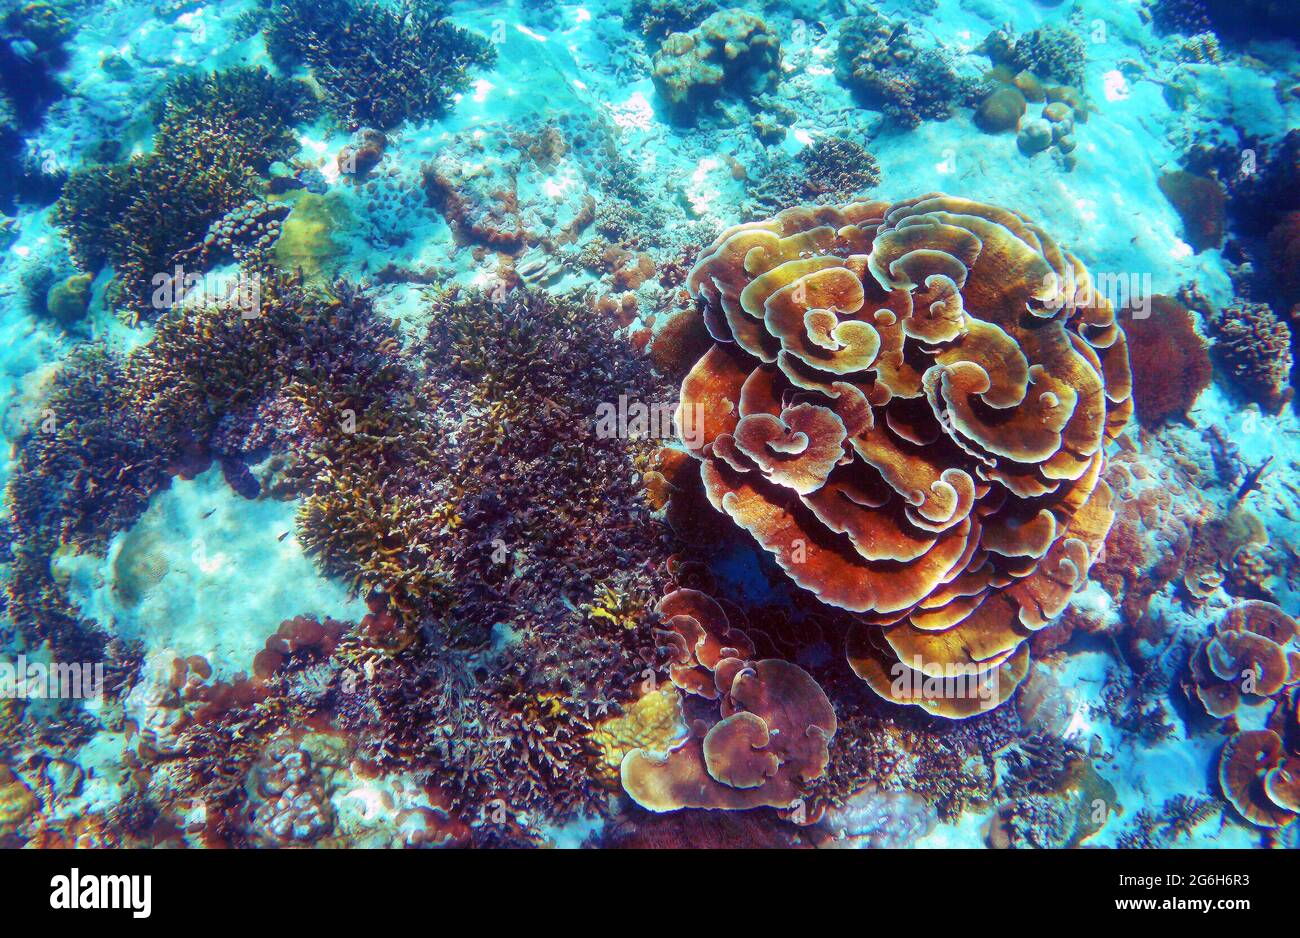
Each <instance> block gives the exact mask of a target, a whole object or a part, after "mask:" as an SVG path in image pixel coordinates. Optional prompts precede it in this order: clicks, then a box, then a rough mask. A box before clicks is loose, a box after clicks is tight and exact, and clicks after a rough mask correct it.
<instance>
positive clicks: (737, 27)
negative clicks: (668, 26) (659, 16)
mask: <svg viewBox="0 0 1300 938" xmlns="http://www.w3.org/2000/svg"><path fill="white" fill-rule="evenodd" d="M652 65H653V71H652V72H651V75H650V77H651V79H652V80H653V81H654V86H655V91H656V92H657V93H658V95H659V98H660V100H662V101H663V102H664V106H665V107H666V108H667V110H668V115H669V116H670V117H671V118H672V119H673V120H674V121H677V122H678V123H683V124H693V123H695V122H696V121H697V120H699V118H700V116H701V111H702V110H704V109H705V108H707V107H709V106H710V105H711V104H712V103H713V102H715V101H717V100H718V99H719V98H720V97H722V96H723V95H724V94H733V95H738V96H742V97H750V96H753V95H755V94H760V93H762V92H764V91H770V90H772V89H773V88H775V87H776V85H777V82H778V81H780V78H781V40H780V39H779V38H778V37H777V35H776V33H775V32H773V31H772V30H771V29H770V28H769V27H768V25H767V24H766V23H764V22H763V21H762V20H761V19H760V18H759V17H757V16H755V15H753V14H752V13H746V12H744V11H743V10H735V9H731V10H720V11H718V12H717V13H714V14H713V15H712V16H710V17H709V18H708V19H706V20H705V21H704V22H702V23H701V24H700V25H699V26H697V27H695V28H694V29H692V30H691V31H690V32H683V33H673V34H671V35H670V36H668V37H667V38H666V39H665V40H664V42H663V45H662V46H660V48H659V51H658V52H656V53H655V56H654V60H653V63H652Z"/></svg>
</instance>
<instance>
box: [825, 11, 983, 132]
mask: <svg viewBox="0 0 1300 938" xmlns="http://www.w3.org/2000/svg"><path fill="white" fill-rule="evenodd" d="M835 69H836V76H837V77H838V78H839V80H840V81H841V82H843V83H844V84H845V85H847V86H848V87H849V88H850V89H852V90H853V92H854V94H856V95H857V96H858V97H859V98H860V99H861V100H862V103H863V104H864V105H865V106H867V107H870V108H873V109H876V110H881V111H883V112H884V113H885V115H886V116H887V117H888V118H889V119H890V120H892V121H894V122H895V123H897V124H898V125H899V126H900V127H903V128H909V127H915V126H917V125H918V124H920V123H921V122H922V121H927V120H947V119H948V117H949V116H950V115H951V112H952V108H953V107H954V106H955V105H957V104H959V103H963V102H964V101H965V100H966V99H967V97H968V96H969V94H970V92H971V89H970V88H969V87H967V85H966V84H965V83H963V82H962V81H961V80H959V79H958V78H957V75H956V74H955V73H954V71H953V69H952V66H951V65H950V64H949V63H948V61H947V59H946V58H945V57H944V56H943V55H942V54H941V53H940V52H938V51H936V50H934V49H925V48H922V47H920V46H918V45H917V44H916V42H915V41H913V39H912V38H911V34H910V32H909V28H908V25H907V23H906V22H898V23H896V22H893V21H891V20H889V19H887V18H885V17H884V16H882V15H880V14H878V13H872V14H870V15H869V16H858V17H850V18H848V19H846V20H844V21H843V22H842V23H841V24H840V40H839V46H838V48H837V50H836V62H835Z"/></svg>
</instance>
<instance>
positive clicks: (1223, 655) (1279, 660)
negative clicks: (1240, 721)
mask: <svg viewBox="0 0 1300 938" xmlns="http://www.w3.org/2000/svg"><path fill="white" fill-rule="evenodd" d="M1296 683H1300V625H1297V623H1296V621H1295V619H1293V618H1291V617H1290V616H1289V615H1287V614H1286V613H1285V612H1283V611H1282V610H1281V609H1279V608H1278V607H1277V606H1275V605H1273V604H1272V603H1267V602H1261V601H1257V600H1255V601H1247V602H1244V603H1239V604H1237V605H1236V606H1233V607H1232V608H1231V609H1229V610H1228V612H1227V613H1225V614H1224V616H1223V618H1222V619H1221V620H1220V621H1219V624H1218V626H1217V628H1216V629H1215V632H1214V634H1213V635H1212V636H1210V637H1209V638H1207V639H1206V640H1205V641H1204V642H1202V643H1201V645H1200V647H1199V648H1197V650H1196V652H1195V654H1194V655H1193V656H1192V659H1191V666H1190V668H1189V670H1188V676H1187V681H1186V683H1185V688H1186V690H1187V694H1188V696H1189V697H1191V698H1194V699H1195V700H1197V701H1199V702H1200V704H1201V706H1202V707H1203V708H1204V709H1205V712H1206V713H1208V714H1209V715H1210V716H1212V717H1214V718H1216V719H1220V720H1221V719H1224V718H1226V717H1230V716H1232V715H1233V714H1234V713H1235V712H1236V711H1237V708H1238V707H1239V706H1240V705H1241V702H1242V699H1243V697H1245V698H1248V699H1250V700H1254V701H1259V700H1262V699H1264V698H1269V697H1274V696H1276V695H1278V694H1281V693H1283V692H1284V689H1285V688H1287V687H1290V686H1292V685H1294V684H1296Z"/></svg>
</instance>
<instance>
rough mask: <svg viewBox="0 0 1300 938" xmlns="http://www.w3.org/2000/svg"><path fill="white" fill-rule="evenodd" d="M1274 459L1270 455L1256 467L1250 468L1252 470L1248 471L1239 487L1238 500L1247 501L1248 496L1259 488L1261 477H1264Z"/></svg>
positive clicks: (1239, 501)
mask: <svg viewBox="0 0 1300 938" xmlns="http://www.w3.org/2000/svg"><path fill="white" fill-rule="evenodd" d="M1272 461H1273V457H1272V456H1270V457H1268V458H1267V459H1265V460H1264V461H1263V462H1262V463H1260V464H1259V465H1258V466H1256V467H1255V468H1254V469H1252V470H1250V472H1248V473H1246V477H1245V478H1244V479H1242V480H1241V485H1240V486H1239V487H1238V488H1237V498H1236V501H1237V502H1238V503H1241V502H1243V501H1245V500H1246V496H1248V495H1249V494H1250V493H1251V492H1254V491H1256V490H1257V489H1258V488H1259V482H1260V479H1262V478H1263V477H1264V473H1265V472H1267V471H1268V465H1269V463H1271V462H1272Z"/></svg>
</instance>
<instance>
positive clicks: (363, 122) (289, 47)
mask: <svg viewBox="0 0 1300 938" xmlns="http://www.w3.org/2000/svg"><path fill="white" fill-rule="evenodd" d="M446 15H447V10H446V7H445V5H444V4H442V3H415V2H412V0H399V2H397V3H394V4H391V5H390V4H385V3H377V2H373V0H281V2H279V3H277V4H276V6H275V7H274V8H273V9H272V11H271V14H270V23H269V24H268V25H267V27H266V43H267V48H268V49H269V50H270V52H271V54H272V56H273V57H274V58H275V59H276V60H277V61H278V62H281V63H286V64H287V63H292V62H300V61H301V62H305V63H306V65H307V66H308V67H309V68H310V69H311V71H312V73H313V75H314V76H315V77H316V80H317V81H318V82H319V83H320V86H321V88H322V89H323V91H324V94H325V99H326V101H327V102H328V104H329V106H330V108H331V109H332V110H333V111H334V113H335V114H336V115H337V116H338V118H339V119H340V120H341V121H342V122H343V123H344V124H346V125H347V126H348V128H349V129H352V130H355V129H356V128H358V127H361V126H369V127H375V128H378V129H379V130H388V129H390V128H392V127H395V126H396V125H397V124H399V123H401V122H402V121H403V120H418V119H420V118H426V117H435V116H437V115H438V114H441V113H442V112H443V111H444V110H446V108H447V107H448V106H449V104H450V102H451V99H452V96H453V95H454V94H456V93H457V92H460V91H463V90H464V89H465V87H466V86H467V85H468V84H469V75H468V70H469V69H470V68H471V67H473V66H476V65H485V66H486V65H491V64H492V63H493V62H495V60H496V51H495V50H494V49H493V47H492V46H491V44H489V43H488V42H487V41H486V40H484V39H481V38H479V37H478V36H475V35H474V34H472V33H469V32H467V31H465V30H463V29H460V28H459V27H457V26H453V25H452V24H451V23H449V22H448V21H447V19H446Z"/></svg>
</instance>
